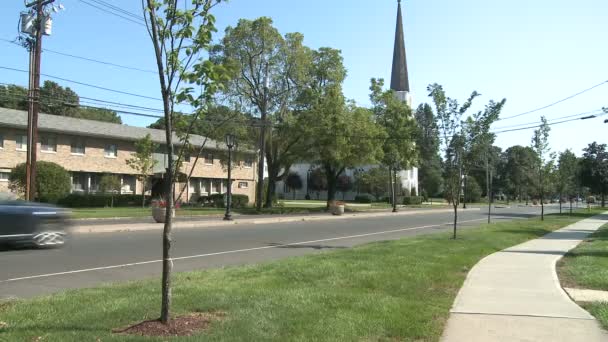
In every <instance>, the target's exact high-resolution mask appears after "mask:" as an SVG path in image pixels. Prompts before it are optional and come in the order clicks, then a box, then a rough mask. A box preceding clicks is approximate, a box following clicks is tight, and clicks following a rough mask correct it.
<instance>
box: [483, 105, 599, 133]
mask: <svg viewBox="0 0 608 342" xmlns="http://www.w3.org/2000/svg"><path fill="white" fill-rule="evenodd" d="M602 112H603V111H602V109H596V110H592V111H588V112H582V113H578V114H572V115H566V116H561V117H557V118H550V119H548V120H549V121H555V120H560V119H567V118H572V117H575V116H583V115H592V114H600V113H602ZM535 124H540V122H539V121H534V122H526V123H521V124H516V125H508V126H501V127H494V128H493V129H496V130H502V129H508V128H513V127H521V126H529V125H535Z"/></svg>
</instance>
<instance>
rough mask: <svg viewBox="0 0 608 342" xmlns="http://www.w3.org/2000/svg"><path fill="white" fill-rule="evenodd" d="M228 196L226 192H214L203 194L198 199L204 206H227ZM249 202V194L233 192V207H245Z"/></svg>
mask: <svg viewBox="0 0 608 342" xmlns="http://www.w3.org/2000/svg"><path fill="white" fill-rule="evenodd" d="M225 198H226V195H225V194H214V195H210V196H203V197H200V198H199V199H198V202H199V203H202V204H203V205H204V206H208V207H214V208H225V207H226V204H225V203H224V201H225ZM248 204H249V196H247V195H238V194H232V208H244V207H246V206H247V205H248Z"/></svg>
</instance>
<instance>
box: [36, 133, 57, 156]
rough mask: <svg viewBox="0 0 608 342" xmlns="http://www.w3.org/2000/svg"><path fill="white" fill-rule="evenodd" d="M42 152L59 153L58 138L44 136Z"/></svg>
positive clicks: (41, 141)
mask: <svg viewBox="0 0 608 342" xmlns="http://www.w3.org/2000/svg"><path fill="white" fill-rule="evenodd" d="M40 151H42V152H51V153H52V152H57V138H55V137H49V136H42V137H41V138H40Z"/></svg>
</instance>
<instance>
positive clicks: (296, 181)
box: [285, 172, 303, 200]
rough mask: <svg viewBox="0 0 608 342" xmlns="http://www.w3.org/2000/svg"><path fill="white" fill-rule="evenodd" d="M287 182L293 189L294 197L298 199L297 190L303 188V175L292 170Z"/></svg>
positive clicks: (286, 179)
mask: <svg viewBox="0 0 608 342" xmlns="http://www.w3.org/2000/svg"><path fill="white" fill-rule="evenodd" d="M285 184H286V185H287V187H288V188H289V189H291V191H293V199H294V200H295V199H296V191H297V190H300V189H302V186H303V184H302V177H300V175H299V174H297V173H295V172H290V173H289V174H288V175H287V177H286V178H285Z"/></svg>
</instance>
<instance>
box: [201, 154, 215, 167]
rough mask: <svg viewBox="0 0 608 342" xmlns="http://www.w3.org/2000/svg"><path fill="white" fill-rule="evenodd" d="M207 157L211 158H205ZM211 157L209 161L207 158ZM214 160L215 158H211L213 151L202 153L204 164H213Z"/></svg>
mask: <svg viewBox="0 0 608 342" xmlns="http://www.w3.org/2000/svg"><path fill="white" fill-rule="evenodd" d="M207 157H211V158H207ZM209 159H211V163H209V162H208V161H207V160H209ZM214 161H215V159H214V158H213V153H211V152H205V154H204V155H203V162H204V163H205V165H213V162H214Z"/></svg>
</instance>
